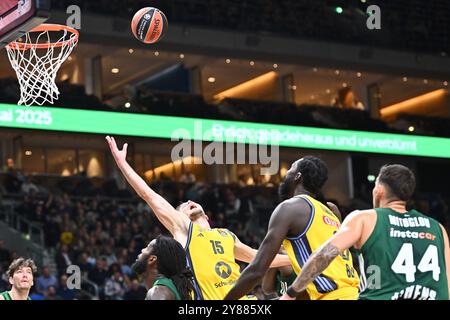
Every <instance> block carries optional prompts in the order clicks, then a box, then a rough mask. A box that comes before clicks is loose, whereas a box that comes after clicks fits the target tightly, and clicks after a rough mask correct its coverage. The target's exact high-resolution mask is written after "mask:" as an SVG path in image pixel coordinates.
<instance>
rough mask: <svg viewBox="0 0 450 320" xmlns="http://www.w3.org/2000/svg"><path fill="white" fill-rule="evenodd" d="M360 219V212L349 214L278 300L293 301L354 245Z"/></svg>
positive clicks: (359, 231) (358, 237) (359, 230)
mask: <svg viewBox="0 0 450 320" xmlns="http://www.w3.org/2000/svg"><path fill="white" fill-rule="evenodd" d="M362 219H363V216H362V215H361V214H360V212H358V211H355V212H353V213H351V214H350V215H349V216H348V217H347V218H346V219H345V220H344V222H343V223H342V226H341V228H340V229H339V230H338V232H336V234H335V235H334V236H332V237H331V238H330V239H329V240H328V241H327V242H325V244H323V245H322V246H321V247H320V248H319V249H318V250H317V251H316V252H314V253H313V254H312V255H311V256H310V257H309V259H308V261H306V263H305V265H304V266H303V269H302V272H301V273H300V274H299V275H298V276H297V278H296V279H295V281H294V282H293V283H292V285H291V286H290V287H289V288H288V290H287V293H286V294H285V295H283V297H281V299H280V300H294V299H296V297H297V296H298V295H299V294H300V293H301V292H302V291H303V290H305V289H306V286H307V285H308V284H309V283H311V282H312V281H314V280H315V279H316V278H317V277H318V276H319V275H320V274H321V273H322V272H323V271H324V270H325V269H326V268H327V267H328V266H329V265H330V263H331V262H332V261H333V260H334V259H335V258H336V257H337V256H338V255H339V254H340V253H341V252H342V251H344V250H346V249H348V248H350V247H352V246H353V245H354V244H356V243H357V242H358V241H359V240H360V238H361V235H362V224H363V223H362Z"/></svg>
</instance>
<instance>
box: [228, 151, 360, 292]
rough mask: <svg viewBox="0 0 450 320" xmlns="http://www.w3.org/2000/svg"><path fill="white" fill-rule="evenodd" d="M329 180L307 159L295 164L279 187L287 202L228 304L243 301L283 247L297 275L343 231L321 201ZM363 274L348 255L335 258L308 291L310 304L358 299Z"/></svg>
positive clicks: (317, 163)
mask: <svg viewBox="0 0 450 320" xmlns="http://www.w3.org/2000/svg"><path fill="white" fill-rule="evenodd" d="M327 179H328V169H327V167H326V165H325V163H324V162H323V161H322V160H320V159H319V158H317V157H313V156H306V157H304V158H302V159H300V160H297V161H296V162H294V163H293V164H292V166H291V168H290V169H289V171H288V172H287V174H286V177H285V180H284V182H283V183H282V184H281V185H280V190H279V191H280V196H282V198H284V199H288V200H285V201H283V202H282V203H281V204H279V205H278V207H277V208H276V209H275V211H274V212H273V214H272V217H271V218H270V221H269V229H268V231H267V234H266V237H265V238H264V240H263V242H262V244H261V246H260V247H259V250H258V254H257V255H256V257H255V259H254V260H253V261H252V263H251V264H250V265H249V266H248V267H247V268H246V269H245V270H244V272H243V273H242V274H241V277H240V278H239V280H238V281H237V283H236V284H235V286H234V287H233V289H231V290H230V292H229V293H228V294H227V296H226V297H225V299H230V300H233V299H239V298H240V297H242V296H243V295H244V294H246V293H247V292H249V291H250V290H252V289H253V287H254V286H255V285H256V284H257V282H258V281H259V280H260V279H261V278H262V277H263V276H264V274H265V272H266V270H267V268H268V267H269V264H270V261H272V259H273V257H274V256H275V255H276V253H277V252H278V250H279V248H280V245H281V244H282V243H283V246H284V248H285V249H286V251H287V253H288V256H289V258H290V259H291V262H292V266H293V267H294V271H295V272H296V274H297V275H298V274H299V273H300V272H301V270H302V267H303V266H304V264H305V262H306V261H307V260H308V258H309V256H310V255H311V253H312V252H314V251H315V250H317V249H318V248H319V247H320V246H321V245H322V244H323V243H325V242H326V241H327V240H328V239H329V238H331V237H332V236H333V234H334V233H335V232H337V231H338V228H339V226H340V219H339V218H338V217H337V216H336V215H335V214H334V213H333V212H332V211H331V210H330V209H328V208H327V207H326V206H325V205H323V204H322V203H321V202H319V201H317V200H316V199H315V198H314V197H316V196H317V195H318V194H319V193H320V190H321V188H322V186H323V185H324V184H325V182H326V180H327ZM358 285H359V279H358V274H357V272H356V271H355V269H354V268H353V259H352V256H351V254H350V252H349V251H348V250H345V251H344V252H343V253H342V254H341V255H340V256H339V257H338V258H336V259H335V260H334V261H333V262H332V263H331V264H330V266H329V267H328V268H327V269H326V270H325V271H324V272H323V273H322V274H320V276H319V277H317V279H316V280H315V281H314V282H313V283H311V284H310V285H308V287H307V288H306V291H307V292H308V295H309V297H310V299H311V300H337V299H349V300H356V299H357V298H358Z"/></svg>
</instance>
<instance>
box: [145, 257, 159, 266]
mask: <svg viewBox="0 0 450 320" xmlns="http://www.w3.org/2000/svg"><path fill="white" fill-rule="evenodd" d="M157 260H158V257H157V256H155V255H151V256H149V257H148V259H147V265H149V266H154V265H155V264H156V261H157Z"/></svg>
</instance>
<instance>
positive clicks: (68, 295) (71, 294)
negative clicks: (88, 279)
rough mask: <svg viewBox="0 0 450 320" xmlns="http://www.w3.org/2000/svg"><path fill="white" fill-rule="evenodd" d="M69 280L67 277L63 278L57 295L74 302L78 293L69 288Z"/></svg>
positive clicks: (63, 276)
mask: <svg viewBox="0 0 450 320" xmlns="http://www.w3.org/2000/svg"><path fill="white" fill-rule="evenodd" d="M67 280H68V278H67V276H66V275H62V276H61V278H60V281H59V288H58V290H57V292H56V294H57V295H58V296H59V297H61V299H63V300H74V299H75V296H76V292H77V291H76V290H75V289H69V288H68V287H67V285H68V284H67Z"/></svg>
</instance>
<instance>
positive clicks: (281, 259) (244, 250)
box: [234, 237, 291, 268]
mask: <svg viewBox="0 0 450 320" xmlns="http://www.w3.org/2000/svg"><path fill="white" fill-rule="evenodd" d="M257 254H258V250H255V249H253V248H251V247H249V246H248V245H246V244H244V243H242V242H241V241H240V240H239V239H238V238H237V237H236V238H235V243H234V257H235V259H236V260H239V261H242V262H247V263H251V262H252V261H253V259H255V257H256V255H257ZM290 265H291V261H290V260H289V257H288V256H287V255H285V254H277V255H276V256H275V258H274V259H273V261H272V263H271V264H270V266H269V268H279V267H285V266H290Z"/></svg>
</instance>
